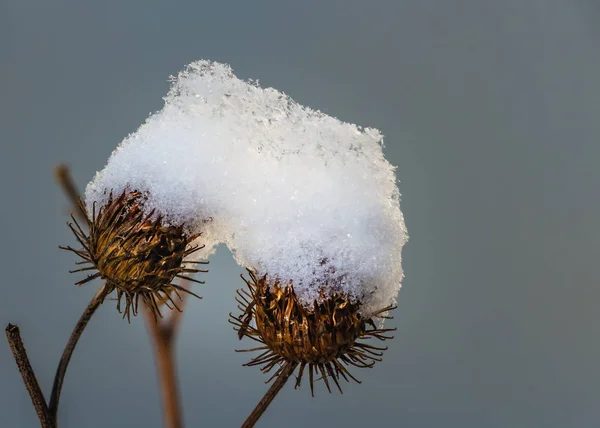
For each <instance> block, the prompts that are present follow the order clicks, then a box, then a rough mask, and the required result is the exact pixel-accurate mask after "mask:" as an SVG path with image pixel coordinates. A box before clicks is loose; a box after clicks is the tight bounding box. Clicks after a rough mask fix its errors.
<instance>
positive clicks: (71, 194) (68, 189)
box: [54, 165, 87, 220]
mask: <svg viewBox="0 0 600 428" xmlns="http://www.w3.org/2000/svg"><path fill="white" fill-rule="evenodd" d="M54 175H55V176H56V181H58V184H59V186H60V187H61V188H62V189H63V191H64V192H65V194H66V195H67V197H68V198H69V200H70V201H71V203H72V204H73V209H74V210H75V212H76V213H77V216H78V217H79V218H80V219H82V220H86V219H87V216H86V213H84V212H83V211H82V210H81V206H80V205H79V204H78V203H77V202H78V200H79V191H78V190H77V186H75V181H73V177H72V176H71V171H70V170H69V167H68V166H66V165H58V166H57V167H56V168H55V169H54Z"/></svg>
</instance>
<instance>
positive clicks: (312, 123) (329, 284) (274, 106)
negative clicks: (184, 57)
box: [86, 61, 407, 314]
mask: <svg viewBox="0 0 600 428" xmlns="http://www.w3.org/2000/svg"><path fill="white" fill-rule="evenodd" d="M171 80H172V86H171V89H170V91H169V93H168V94H167V96H166V97H165V98H164V100H165V105H164V107H163V108H162V110H160V111H159V112H157V113H155V114H153V115H151V116H150V117H149V118H148V119H147V120H146V123H145V124H143V125H142V126H141V127H140V128H139V129H138V130H137V131H136V132H134V133H133V134H130V135H129V136H128V137H127V138H125V139H124V140H123V142H122V143H121V144H120V145H119V146H118V147H117V148H116V149H115V151H114V152H113V153H112V155H111V156H110V159H109V160H108V164H107V165H106V167H105V168H104V169H103V170H102V171H100V172H98V173H97V174H96V176H95V177H94V179H93V180H92V181H91V182H90V183H89V184H88V186H87V189H86V202H87V204H88V207H90V206H91V205H92V202H96V203H97V204H99V206H101V205H102V204H103V203H105V201H106V199H107V194H108V192H110V191H111V190H112V192H113V193H115V194H118V193H120V192H122V191H123V190H125V189H130V190H134V189H135V190H139V191H142V192H144V193H145V194H146V195H147V201H146V202H145V209H147V210H151V209H155V210H156V212H158V213H160V214H161V215H162V216H163V217H164V219H165V220H166V221H168V222H169V223H171V224H185V225H186V227H187V228H188V231H189V232H190V233H195V232H198V231H201V232H202V236H201V238H200V240H201V243H203V244H206V250H205V251H206V252H205V255H209V254H210V252H211V251H212V249H213V248H214V247H215V246H216V245H217V244H219V243H225V244H226V245H227V246H228V247H229V249H230V250H231V251H232V253H233V255H234V257H235V259H236V261H237V262H238V263H239V264H240V265H242V266H244V267H248V268H251V269H254V270H256V271H257V272H258V273H259V274H265V273H266V274H268V275H269V277H270V278H272V279H275V278H277V279H279V280H280V281H283V282H287V281H292V283H293V284H294V289H295V291H296V293H297V295H298V296H299V297H300V299H301V300H302V301H303V302H304V303H305V304H310V303H311V302H312V301H313V300H315V299H318V298H319V289H323V290H324V291H325V293H330V292H333V291H343V292H345V293H347V294H348V296H350V297H351V298H352V299H360V300H361V301H362V302H363V312H364V313H366V314H368V313H369V312H370V311H373V310H377V309H380V308H382V307H385V306H387V305H389V304H392V303H395V299H396V296H397V293H398V290H399V289H400V285H401V281H402V278H403V272H402V267H401V250H402V246H403V245H404V244H405V242H406V240H407V233H406V228H405V225H404V219H403V216H402V212H401V211H400V194H399V191H398V187H397V185H396V176H395V171H394V169H395V168H394V167H393V166H392V165H390V164H389V162H387V161H386V160H385V158H384V156H383V152H382V147H383V136H382V135H381V133H380V132H379V131H378V130H376V129H372V128H364V129H363V128H361V127H358V126H356V125H353V124H349V123H344V122H341V121H339V120H338V119H336V118H334V117H331V116H328V115H326V114H324V113H321V112H320V111H315V110H312V109H310V108H308V107H303V106H301V105H299V104H298V103H296V102H295V101H293V100H292V99H291V98H290V97H288V96H287V95H285V94H284V93H282V92H279V91H277V90H275V89H273V88H261V87H260V86H259V85H258V83H257V82H254V81H244V80H240V79H238V78H237V77H236V76H235V75H234V74H233V72H232V70H231V68H230V67H229V66H228V65H226V64H219V63H215V62H209V61H197V62H194V63H192V64H190V65H189V66H187V67H186V68H185V70H184V71H182V72H180V73H179V74H178V76H176V77H172V79H171Z"/></svg>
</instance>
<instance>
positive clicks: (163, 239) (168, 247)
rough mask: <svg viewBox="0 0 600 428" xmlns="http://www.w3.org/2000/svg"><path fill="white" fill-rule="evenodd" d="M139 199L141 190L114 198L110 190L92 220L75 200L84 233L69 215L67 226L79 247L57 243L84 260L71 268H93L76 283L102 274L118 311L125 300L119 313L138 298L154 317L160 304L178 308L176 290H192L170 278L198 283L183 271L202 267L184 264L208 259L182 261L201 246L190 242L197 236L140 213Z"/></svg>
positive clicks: (127, 310)
mask: <svg viewBox="0 0 600 428" xmlns="http://www.w3.org/2000/svg"><path fill="white" fill-rule="evenodd" d="M143 200H144V198H143V196H142V194H141V193H140V192H136V191H133V192H123V193H122V194H121V195H120V196H119V197H117V198H114V197H113V195H112V193H111V194H110V196H109V198H108V201H107V202H106V204H105V205H104V206H103V207H102V208H100V209H99V210H98V211H97V212H96V206H95V204H94V206H93V207H92V218H91V219H90V218H89V216H88V215H87V209H86V206H85V203H84V202H82V201H81V200H80V201H79V204H80V207H79V208H80V210H81V212H82V213H86V223H87V226H88V230H89V232H88V233H87V234H86V233H85V232H84V231H83V229H82V228H81V226H80V225H79V223H78V222H77V220H76V219H75V217H74V216H73V215H72V216H71V217H72V219H73V222H74V224H73V223H68V225H69V227H70V228H71V230H72V231H73V233H74V234H75V237H76V238H77V240H78V241H79V243H80V244H81V245H82V246H83V248H82V249H79V250H77V249H74V248H72V247H70V246H68V247H61V248H63V249H66V250H69V251H72V252H74V253H75V254H77V255H78V256H79V257H81V258H82V259H83V260H82V261H81V262H78V263H77V264H83V265H85V264H88V265H89V266H86V267H83V268H80V269H76V270H73V271H71V272H82V271H93V270H96V271H97V272H96V273H94V274H92V275H89V276H88V277H87V278H85V279H83V280H81V281H79V282H77V283H76V285H82V284H85V283H86V282H88V281H91V280H93V279H95V278H102V279H104V280H105V281H106V283H107V285H108V286H109V287H111V288H112V289H113V290H116V292H117V301H118V303H117V309H118V310H119V311H121V301H122V299H124V301H125V308H124V313H123V316H124V317H125V316H126V317H127V318H128V319H129V317H130V314H133V315H136V314H137V310H138V301H139V299H140V298H141V299H142V301H143V302H144V303H146V304H148V306H149V307H150V309H151V310H152V311H153V313H154V314H155V316H156V315H157V314H158V315H160V308H159V306H160V305H162V304H165V305H167V306H168V307H169V308H173V307H174V308H176V309H179V308H178V307H177V304H176V302H175V300H174V299H173V297H174V296H176V297H177V298H179V299H181V296H180V294H179V291H183V292H186V293H189V294H192V295H194V296H196V295H195V294H194V293H192V292H191V291H189V290H187V289H186V288H183V287H181V286H179V285H177V284H173V282H172V281H173V280H174V279H175V278H186V279H188V280H191V281H194V282H199V283H203V282H201V281H197V280H195V279H192V278H189V277H188V276H186V274H193V273H196V272H206V271H205V270H199V269H192V268H188V267H186V266H187V263H201V264H206V263H207V262H189V261H184V260H185V259H186V257H187V256H189V255H190V254H192V253H194V252H195V251H197V250H199V249H200V248H202V247H198V246H193V247H190V246H189V244H190V243H191V242H192V241H193V240H194V239H195V238H197V237H198V236H199V235H190V236H187V235H186V234H185V233H184V229H183V227H182V226H171V225H163V222H162V218H161V217H160V216H155V215H154V211H150V212H148V213H144V211H143V207H142V204H143ZM196 297H199V296H196Z"/></svg>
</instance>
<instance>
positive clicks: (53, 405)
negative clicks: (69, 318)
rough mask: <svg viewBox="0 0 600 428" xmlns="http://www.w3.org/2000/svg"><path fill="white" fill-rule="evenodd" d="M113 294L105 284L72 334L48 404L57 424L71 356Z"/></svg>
mask: <svg viewBox="0 0 600 428" xmlns="http://www.w3.org/2000/svg"><path fill="white" fill-rule="evenodd" d="M110 292H111V288H110V287H109V286H108V285H107V284H104V285H103V286H102V287H101V288H100V290H98V292H97V293H96V295H95V296H94V297H93V298H92V300H91V301H90V303H89V304H88V306H87V308H85V311H84V312H83V314H81V317H80V318H79V321H77V324H76V325H75V328H74V329H73V332H72V333H71V337H69V341H68V342H67V345H66V346H65V349H64V351H63V354H62V357H61V358H60V363H59V364H58V368H57V369H56V375H55V376H54V385H53V386H52V395H50V402H49V403H48V410H49V412H50V417H51V418H52V420H53V421H54V423H55V424H57V412H58V401H59V399H60V392H61V390H62V385H63V382H64V380H65V375H66V373H67V367H68V365H69V361H70V360H71V356H72V355H73V351H74V350H75V346H76V345H77V342H78V341H79V338H80V337H81V333H83V330H84V329H85V327H86V326H87V324H88V322H89V321H90V319H91V318H92V315H94V312H96V309H98V307H99V306H100V305H101V304H102V302H103V301H104V299H105V297H106V296H107V295H108V294H109V293H110Z"/></svg>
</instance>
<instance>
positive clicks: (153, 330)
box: [144, 306, 183, 428]
mask: <svg viewBox="0 0 600 428" xmlns="http://www.w3.org/2000/svg"><path fill="white" fill-rule="evenodd" d="M178 313H179V312H178V311H176V310H175V313H174V314H172V315H171V319H170V320H169V321H170V323H168V322H167V321H161V320H159V319H156V318H155V316H154V314H153V313H152V311H151V310H150V308H148V307H147V306H145V307H144V315H145V316H146V325H147V326H148V333H149V334H150V337H151V338H152V342H153V344H154V358H155V361H156V370H157V372H158V379H159V389H160V391H161V396H162V403H163V413H164V418H165V426H166V427H168V428H181V427H182V426H183V420H182V415H181V407H180V405H179V388H178V386H177V374H176V371H175V352H174V346H173V343H174V338H175V328H176V326H177V325H178V324H179V316H177V317H178V318H175V319H173V317H174V316H175V314H178Z"/></svg>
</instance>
